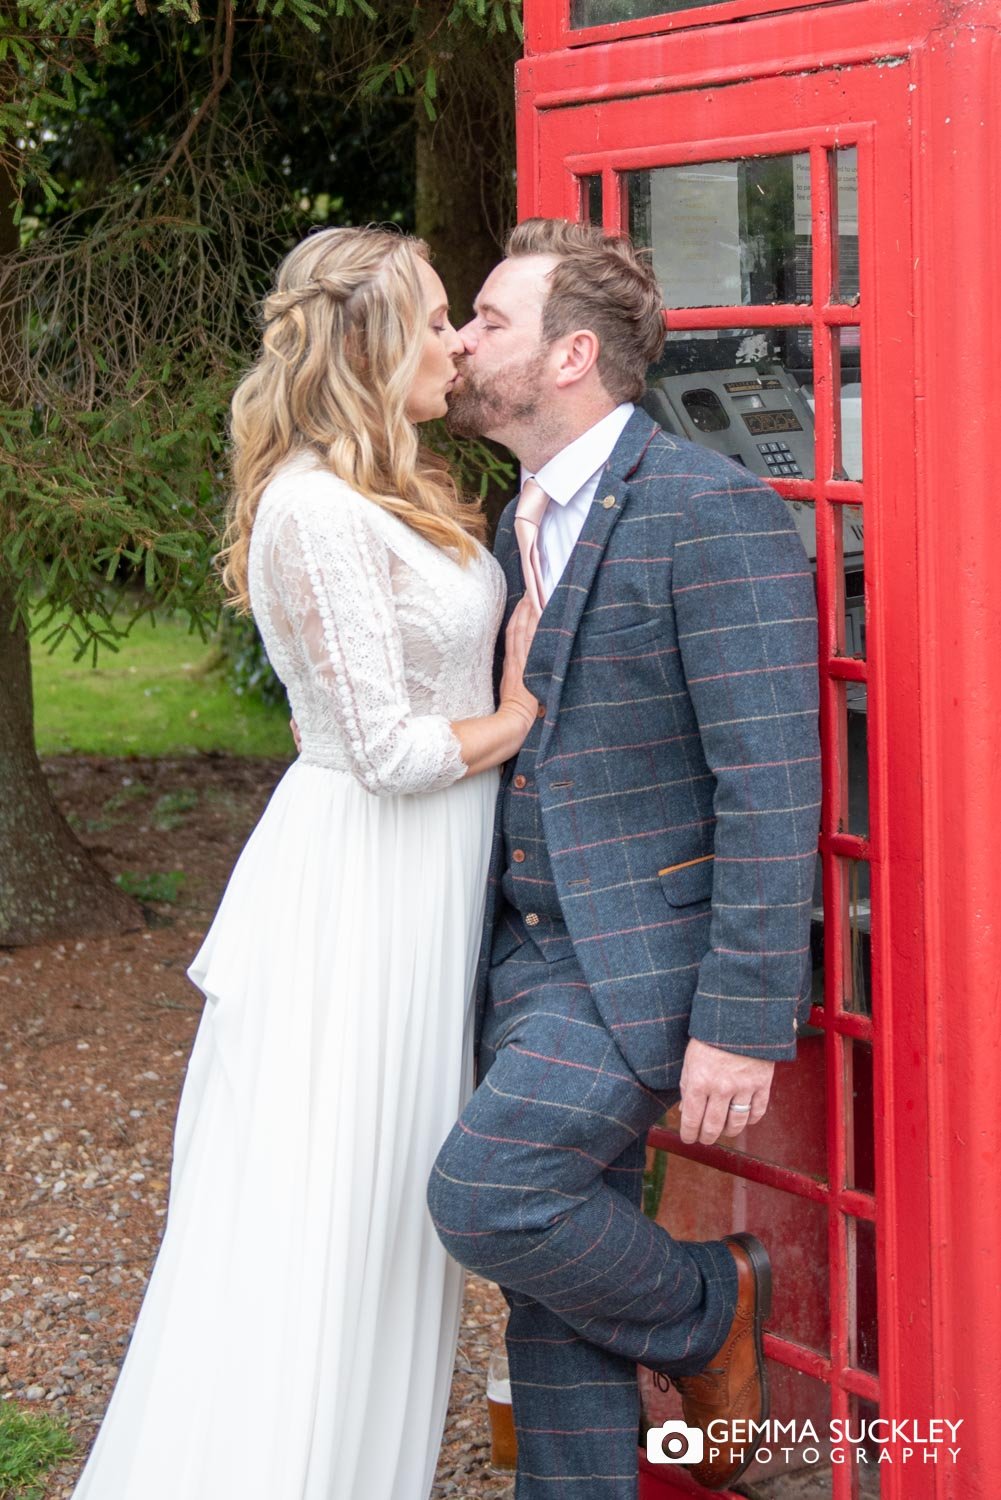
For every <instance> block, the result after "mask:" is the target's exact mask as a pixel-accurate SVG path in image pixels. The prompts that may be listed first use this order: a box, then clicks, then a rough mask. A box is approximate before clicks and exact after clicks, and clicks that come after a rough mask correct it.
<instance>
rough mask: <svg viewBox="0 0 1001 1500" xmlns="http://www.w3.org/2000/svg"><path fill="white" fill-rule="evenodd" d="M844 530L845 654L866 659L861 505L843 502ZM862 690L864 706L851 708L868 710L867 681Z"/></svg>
mask: <svg viewBox="0 0 1001 1500" xmlns="http://www.w3.org/2000/svg"><path fill="white" fill-rule="evenodd" d="M841 511H842V516H843V520H842V527H841V534H842V537H843V549H844V550H843V557H844V569H845V639H844V654H845V656H858V657H860V658H861V659H862V660H864V659H865V526H864V522H863V519H862V507H861V505H843V506H842V507H841ZM857 687H858V690H859V691H860V692H861V694H862V707H861V709H860V708H859V705H858V702H856V703H855V704H854V705H853V704H852V701H851V697H850V696H849V703H848V706H849V708H852V707H854V708H855V711H856V712H861V713H864V712H865V706H864V703H865V684H864V683H859V684H857Z"/></svg>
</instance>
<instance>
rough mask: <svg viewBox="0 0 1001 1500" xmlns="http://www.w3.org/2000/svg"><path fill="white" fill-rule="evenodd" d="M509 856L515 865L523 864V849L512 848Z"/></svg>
mask: <svg viewBox="0 0 1001 1500" xmlns="http://www.w3.org/2000/svg"><path fill="white" fill-rule="evenodd" d="M511 858H512V859H513V860H514V862H515V864H516V865H523V864H524V863H525V851H524V849H512V851H511Z"/></svg>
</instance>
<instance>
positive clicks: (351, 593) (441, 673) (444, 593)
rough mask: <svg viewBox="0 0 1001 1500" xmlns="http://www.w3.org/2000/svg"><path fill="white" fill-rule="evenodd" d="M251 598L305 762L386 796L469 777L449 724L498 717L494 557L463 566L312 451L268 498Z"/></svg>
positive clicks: (256, 537) (499, 602) (290, 466)
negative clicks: (349, 775)
mask: <svg viewBox="0 0 1001 1500" xmlns="http://www.w3.org/2000/svg"><path fill="white" fill-rule="evenodd" d="M249 574H250V582H249V586H250V601H251V606H252V608H253V612H254V618H255V620H256V622H257V627H258V629H259V630H260V632H261V636H262V638H263V641H264V646H265V650H266V651H267V653H268V659H269V660H270V662H271V665H272V666H273V667H274V669H275V672H276V673H277V675H278V676H279V677H280V678H281V681H282V682H283V683H284V685H285V689H286V691H287V693H288V697H289V703H290V705H291V709H292V713H293V715H294V717H295V719H296V721H297V723H298V726H299V733H300V735H301V737H302V755H301V758H302V759H303V760H304V761H306V762H307V763H312V764H314V765H322V766H329V767H332V768H334V769H337V770H344V771H350V772H351V773H352V774H353V775H354V776H355V777H357V779H358V780H359V781H360V782H362V784H363V785H364V786H365V787H367V788H368V790H369V791H370V792H374V793H377V794H380V795H383V796H390V795H395V794H398V793H403V792H429V791H436V790H438V789H439V788H441V787H445V786H449V785H451V783H452V782H453V781H457V780H458V779H459V778H460V777H461V776H462V775H463V774H464V773H465V769H466V767H465V763H464V762H463V760H462V757H461V754H460V749H459V742H458V740H457V739H456V737H455V735H454V734H453V733H452V730H451V727H450V721H452V720H456V719H467V718H474V717H479V716H480V715H484V714H489V713H492V712H493V708H494V699H493V651H494V641H495V639H496V635H497V631H498V628H499V625H500V620H501V615H502V612H503V603H504V579H503V575H502V573H501V570H500V568H499V567H498V565H497V563H496V562H495V561H494V559H493V558H492V557H491V556H490V554H489V553H488V552H487V551H486V550H485V549H483V548H480V549H479V551H478V556H477V557H476V558H475V559H474V560H473V561H472V562H471V563H469V564H468V565H467V566H466V567H462V566H461V565H460V564H459V563H458V562H457V561H456V560H455V558H454V556H453V555H452V554H451V553H450V552H446V551H443V550H442V549H441V548H440V547H436V546H435V545H434V544H433V543H432V542H429V541H427V540H426V539H425V538H424V537H422V536H420V535H419V533H417V532H415V531H413V530H412V529H411V528H410V527H409V526H407V525H406V523H405V522H403V521H401V520H399V519H398V518H397V517H396V516H393V515H390V514H389V513H388V512H387V511H384V510H382V509H381V508H380V507H379V506H377V505H374V504H373V503H372V502H371V501H370V500H367V499H366V498H365V497H364V496H363V495H359V494H358V493H357V492H356V491H354V490H352V489H351V488H350V486H349V485H347V484H346V483H344V481H343V480H340V479H337V478H336V477H335V476H334V475H333V474H331V473H329V471H327V470H326V469H323V468H322V467H321V466H320V465H319V463H318V462H317V461H316V460H315V459H314V458H313V457H312V456H311V455H301V456H297V457H296V458H294V459H292V460H289V461H288V462H286V463H285V464H283V465H282V467H281V468H280V469H279V470H278V471H277V472H276V474H275V476H274V478H273V479H272V480H271V482H270V484H269V485H268V486H267V488H266V490H265V491H264V494H263V495H262V497H261V502H260V506H259V508H258V512H257V516H256V518H255V521H254V529H253V534H252V537H251V543H250V560H249Z"/></svg>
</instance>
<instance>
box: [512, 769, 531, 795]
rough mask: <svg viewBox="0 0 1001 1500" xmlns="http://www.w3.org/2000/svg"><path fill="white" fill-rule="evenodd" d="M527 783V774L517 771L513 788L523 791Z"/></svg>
mask: <svg viewBox="0 0 1001 1500" xmlns="http://www.w3.org/2000/svg"><path fill="white" fill-rule="evenodd" d="M527 785H528V777H527V776H522V775H521V773H520V772H519V774H518V775H517V776H516V777H515V778H514V786H515V789H516V790H517V791H519V792H521V791H523V790H524V789H525V787H526V786H527Z"/></svg>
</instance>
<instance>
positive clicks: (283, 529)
mask: <svg viewBox="0 0 1001 1500" xmlns="http://www.w3.org/2000/svg"><path fill="white" fill-rule="evenodd" d="M250 593H251V600H252V604H253V609H254V615H255V618H256V620H257V623H258V626H259V628H260V630H261V633H262V635H263V638H264V642H265V645H266V647H267V651H268V656H269V657H270V659H271V662H272V663H273V665H274V667H275V669H276V671H277V673H278V675H279V676H280V677H281V679H282V681H283V682H284V683H285V686H286V688H287V689H288V694H289V700H290V703H291V707H292V711H293V713H294V715H295V717H296V719H297V721H298V724H299V728H300V732H301V736H302V753H301V755H300V757H299V759H298V760H297V761H296V762H295V764H294V765H293V766H292V767H291V768H290V770H289V771H288V772H287V773H286V775H285V776H284V778H283V779H282V781H281V783H280V784H279V786H278V787H277V789H276V791H275V793H274V795H273V797H272V799H271V802H270V803H269V805H268V808H267V810H266V812H265V813H264V816H263V817H262V819H261V821H260V823H259V824H258V826H257V828H256V829H255V830H254V833H253V834H252V835H251V838H250V841H249V842H248V844H247V846H246V848H245V849H244V851H243V853H242V855H241V856H240V860H239V862H238V864H237V866H236V868H235V870H234V871H233V875H232V877H231V879H230V882H229V886H228V888H227V890H226V893H225V896H224V897H223V901H222V904H221V907H220V909H219V913H218V915H217V917H216V919H215V922H214V923H213V926H212V928H211V930H210V932H209V934H208V936H207V938H206V940H205V943H204V945H203V947H202V949H201V951H200V952H199V954H198V956H197V958H196V959H195V961H194V963H193V965H192V967H191V970H190V974H191V977H192V978H193V979H194V980H195V982H196V983H197V984H198V985H199V986H200V987H201V988H202V990H203V991H204V993H205V996H206V1004H205V1008H204V1013H203V1016H202V1020H201V1024H200V1027H199V1030H198V1035H197V1037H196V1040H195V1044H194V1049H193V1051H192V1054H191V1060H190V1064H189V1067H188V1073H187V1078H186V1081H185V1084H184V1090H183V1093H182V1096H181V1103H180V1109H179V1113H178V1119H177V1129H176V1135H175V1143H174V1161H173V1169H172V1177H171V1188H170V1206H169V1209H168V1213H167V1224H166V1231H165V1234H164V1238H163V1243H162V1246H161V1249H160V1253H159V1257H158V1259H157V1262H156V1265H155V1267H154V1270H153V1274H152V1278H151V1280H150V1283H149V1288H148V1290H147V1293H146V1298H145V1301H144V1303H143V1306H142V1310H141V1312H140V1315H139V1321H138V1323H137V1325H136V1329H135V1333H134V1335H133V1338H132V1343H131V1345H130V1347H129V1351H128V1354H127V1357H126V1360H125V1363H124V1366H123V1368H122V1372H121V1375H120V1377H119V1381H118V1385H117V1387H116V1389H115V1392H114V1395H113V1398H112V1401H111V1405H110V1407H109V1409H108V1413H107V1416H106V1417H105V1420H104V1423H103V1425H102V1427H101V1430H100V1432H99V1434H98V1437H97V1439H96V1442H95V1444H94V1447H93V1450H92V1452H91V1456H90V1459H89V1461H88V1463H87V1466H86V1469H85V1470H84V1473H83V1475H82V1477H81V1480H80V1482H79V1484H78V1486H77V1489H76V1490H75V1492H74V1500H427V1496H428V1495H429V1493H430V1490H431V1486H432V1482H433V1478H434V1472H435V1464H436V1458H437V1453H438V1448H439V1445H440V1441H441V1435H442V1429H443V1426H444V1421H445V1413H446V1408H447V1403H448V1394H449V1385H450V1381H451V1375H452V1365H453V1360H454V1355H455V1347H456V1339H457V1335H458V1325H459V1314H460V1303H461V1294H462V1273H461V1271H460V1270H459V1268H458V1266H457V1265H456V1264H455V1263H454V1262H453V1261H451V1260H449V1258H448V1257H447V1256H446V1254H445V1252H444V1250H443V1249H442V1247H441V1245H440V1244H439V1242H438V1239H437V1236H436V1235H435V1232H434V1229H433V1227H432V1225H431V1222H430V1218H429V1215H428V1213H427V1209H426V1206H425V1198H424V1194H425V1186H426V1180H427V1176H428V1173H429V1171H430V1168H431V1164H432V1162H433V1160H434V1157H435V1155H436V1153H437V1150H438V1148H439V1146H440V1145H441V1143H442V1142H443V1140H444V1139H445V1137H446V1135H447V1134H448V1132H449V1130H450V1129H451V1127H452V1125H453V1123H454V1121H455V1118H456V1115H457V1113H458V1112H459V1110H460V1108H461V1106H462V1104H463V1103H464V1101H465V1099H466V1098H467V1097H468V1092H469V1088H470V1086H471V1051H472V1049H471V1020H472V1017H471V1014H470V1001H471V994H472V984H473V978H474V969H475V962H476V955H477V950H478V947H479V941H480V926H481V922H482V914H483V899H484V889H485V881H486V870H487V859H488V852H489V847H490V838H491V829H492V825H493V814H494V801H495V797H496V791H497V775H496V772H492V771H491V772H487V773H485V774H481V775H478V776H472V777H464V774H463V773H464V769H465V768H464V764H463V761H462V759H461V757H460V753H459V744H458V741H457V740H456V738H455V736H454V735H453V733H452V731H451V729H450V725H449V721H450V720H456V719H463V718H469V717H473V716H478V715H482V714H488V713H490V712H492V709H493V691H492V663H493V649H494V641H495V637H496V634H497V629H498V625H499V622H500V617H501V613H502V606H503V593H504V584H503V578H502V575H501V572H500V569H499V567H498V566H497V564H496V563H495V562H494V560H493V558H491V557H490V555H489V554H488V553H487V552H486V551H485V550H483V549H478V555H477V558H476V559H475V560H474V561H473V562H472V563H470V564H469V565H468V566H466V567H462V566H460V565H459V564H458V563H457V561H456V560H455V558H454V557H453V555H452V554H450V553H448V552H444V551H442V550H440V549H439V548H437V547H435V546H434V545H432V544H431V543H430V542H428V541H426V540H425V539H424V538H422V537H421V536H419V535H418V534H417V533H416V532H414V531H412V530H411V529H410V528H409V527H408V526H407V525H405V523H403V522H402V521H400V520H398V519H397V518H396V517H394V516H392V515H389V514H388V513H386V512H385V511H383V510H381V509H379V508H378V507H377V506H375V505H374V504H372V503H371V502H370V501H368V500H366V499H364V498H363V497H362V496H360V495H358V494H357V493H355V492H354V491H352V490H351V489H350V488H349V487H348V486H347V485H345V484H344V483H342V482H341V481H340V480H338V479H335V478H334V477H333V476H332V475H330V474H329V473H328V472H326V471H325V470H323V469H321V468H320V467H319V466H318V464H317V463H316V462H315V460H313V459H312V458H310V457H307V456H299V457H297V458H295V459H293V460H291V461H290V462H288V463H287V464H285V465H284V466H283V467H282V468H281V469H280V470H279V471H278V473H277V474H276V476H275V478H274V479H273V481H272V482H271V484H270V485H269V486H268V488H267V490H266V491H265V493H264V496H263V497H262V500H261V505H260V510H259V512H258V516H257V519H256V522H255V525H254V530H253V538H252V542H251V549H250Z"/></svg>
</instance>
